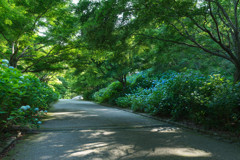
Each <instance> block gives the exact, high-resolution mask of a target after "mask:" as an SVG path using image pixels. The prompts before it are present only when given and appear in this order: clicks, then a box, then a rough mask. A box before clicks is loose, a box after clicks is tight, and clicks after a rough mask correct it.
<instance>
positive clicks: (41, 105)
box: [0, 60, 58, 133]
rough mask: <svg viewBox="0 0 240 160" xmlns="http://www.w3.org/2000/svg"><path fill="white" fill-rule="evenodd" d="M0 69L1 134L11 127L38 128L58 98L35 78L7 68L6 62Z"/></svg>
mask: <svg viewBox="0 0 240 160" xmlns="http://www.w3.org/2000/svg"><path fill="white" fill-rule="evenodd" d="M0 65H1V66H0V126H1V127H0V131H1V133H3V131H4V130H6V129H8V128H10V127H13V126H14V125H17V126H28V127H34V126H38V125H39V124H41V117H42V116H43V115H44V114H45V113H47V111H48V109H49V105H50V103H52V102H54V101H56V100H57V99H58V94H56V93H54V91H53V89H52V88H50V87H49V86H48V85H47V84H45V83H42V82H40V80H39V79H38V78H35V77H34V76H32V75H23V74H22V73H21V72H20V71H19V70H18V69H16V68H14V67H12V66H8V61H7V60H2V61H1V64H0Z"/></svg>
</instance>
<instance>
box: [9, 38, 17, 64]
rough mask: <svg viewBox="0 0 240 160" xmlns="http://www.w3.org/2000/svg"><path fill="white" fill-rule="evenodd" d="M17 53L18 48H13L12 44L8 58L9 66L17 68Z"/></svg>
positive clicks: (13, 44)
mask: <svg viewBox="0 0 240 160" xmlns="http://www.w3.org/2000/svg"><path fill="white" fill-rule="evenodd" d="M17 52H18V48H17V46H16V47H15V42H13V43H12V55H11V57H10V60H9V65H10V66H12V67H14V68H16V67H17V62H18V60H17Z"/></svg>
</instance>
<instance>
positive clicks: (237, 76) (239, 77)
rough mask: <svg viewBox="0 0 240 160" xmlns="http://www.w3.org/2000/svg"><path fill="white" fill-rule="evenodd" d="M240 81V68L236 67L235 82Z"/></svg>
mask: <svg viewBox="0 0 240 160" xmlns="http://www.w3.org/2000/svg"><path fill="white" fill-rule="evenodd" d="M238 81H240V67H236V71H235V73H234V82H235V83H236V82H238Z"/></svg>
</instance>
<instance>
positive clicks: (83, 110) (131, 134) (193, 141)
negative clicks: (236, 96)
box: [6, 100, 240, 160]
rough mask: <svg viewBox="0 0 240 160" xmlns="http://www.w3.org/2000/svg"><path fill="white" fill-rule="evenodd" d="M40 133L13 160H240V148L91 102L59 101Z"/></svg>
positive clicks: (24, 143) (17, 150)
mask: <svg viewBox="0 0 240 160" xmlns="http://www.w3.org/2000/svg"><path fill="white" fill-rule="evenodd" d="M64 104H65V107H64ZM39 132H40V133H39V134H34V135H30V136H27V137H26V138H25V139H24V140H21V141H20V143H19V144H17V146H16V148H15V149H14V150H13V151H11V153H10V156H9V157H11V158H13V159H16V160H25V159H36V160H38V159H39V160H49V159H51V160H65V159H70V160H72V159H73V160H75V159H76V160H77V159H81V160H82V159H83V160H114V159H125V160H129V159H135V160H141V159H146V160H149V159H150V160H159V159H161V160H164V159H166V160H169V159H171V160H187V159H189V160H195V159H196V160H238V159H240V153H239V150H240V147H239V146H237V145H233V144H228V143H224V142H220V141H217V140H214V139H212V138H211V137H208V136H203V135H199V134H198V133H192V132H189V131H185V130H183V129H181V128H178V127H174V126H172V125H169V124H165V123H162V122H159V121H157V120H153V119H150V118H147V117H143V116H141V115H137V114H133V113H129V112H125V111H121V110H118V109H114V108H109V107H103V106H99V105H96V104H94V103H92V102H84V101H72V100H62V101H60V102H59V103H58V104H56V105H55V109H54V110H53V113H52V117H51V118H50V119H49V120H47V121H46V122H45V124H44V125H43V126H42V127H41V129H40V131H39ZM23 148H24V151H22V149H23ZM9 157H8V158H9ZM8 158H6V159H8ZM11 158H9V159H11Z"/></svg>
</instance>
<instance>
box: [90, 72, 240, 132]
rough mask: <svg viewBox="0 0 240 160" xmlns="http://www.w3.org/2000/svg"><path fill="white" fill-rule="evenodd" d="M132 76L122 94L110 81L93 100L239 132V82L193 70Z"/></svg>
mask: <svg viewBox="0 0 240 160" xmlns="http://www.w3.org/2000/svg"><path fill="white" fill-rule="evenodd" d="M132 77H133V78H131V77H129V82H130V83H129V85H128V89H127V90H126V91H125V95H124V96H122V95H123V91H122V90H121V92H119V89H120V87H113V86H117V84H118V86H120V83H117V82H113V83H112V84H110V85H109V86H108V87H107V88H105V89H101V90H100V91H98V92H96V93H95V94H94V98H95V100H96V101H98V102H108V103H110V102H112V104H117V105H118V106H120V107H129V108H131V109H132V110H134V111H140V112H148V113H151V114H154V115H160V116H164V117H171V118H173V119H174V120H190V121H192V122H194V123H196V124H201V125H204V126H205V127H208V128H221V129H224V130H232V131H234V130H235V131H240V127H239V125H240V103H239V102H240V83H236V84H235V83H232V82H231V81H229V80H227V79H226V78H225V77H223V76H221V75H219V74H213V75H209V76H204V75H203V74H201V73H200V72H199V71H194V70H186V71H184V72H174V71H171V72H166V73H163V74H161V75H158V76H153V75H151V74H147V73H146V72H140V73H138V74H136V75H133V76H132ZM117 93H118V94H117Z"/></svg>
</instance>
